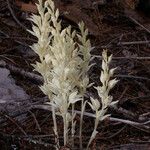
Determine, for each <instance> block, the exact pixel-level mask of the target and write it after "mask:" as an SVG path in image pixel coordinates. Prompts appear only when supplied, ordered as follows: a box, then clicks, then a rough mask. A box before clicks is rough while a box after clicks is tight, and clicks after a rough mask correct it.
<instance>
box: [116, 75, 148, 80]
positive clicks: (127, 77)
mask: <svg viewBox="0 0 150 150" xmlns="http://www.w3.org/2000/svg"><path fill="white" fill-rule="evenodd" d="M115 77H118V78H126V79H137V80H145V81H150V79H149V78H146V77H139V76H133V75H121V74H120V75H115Z"/></svg>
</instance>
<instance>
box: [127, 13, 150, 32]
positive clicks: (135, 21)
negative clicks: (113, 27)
mask: <svg viewBox="0 0 150 150" xmlns="http://www.w3.org/2000/svg"><path fill="white" fill-rule="evenodd" d="M129 18H130V19H131V20H132V21H133V22H134V23H136V24H137V25H139V26H140V27H142V28H143V29H144V30H145V31H147V32H148V33H150V30H149V29H147V28H145V27H144V26H143V25H142V24H140V23H139V22H138V21H137V20H135V19H134V18H133V17H131V16H130V17H129Z"/></svg>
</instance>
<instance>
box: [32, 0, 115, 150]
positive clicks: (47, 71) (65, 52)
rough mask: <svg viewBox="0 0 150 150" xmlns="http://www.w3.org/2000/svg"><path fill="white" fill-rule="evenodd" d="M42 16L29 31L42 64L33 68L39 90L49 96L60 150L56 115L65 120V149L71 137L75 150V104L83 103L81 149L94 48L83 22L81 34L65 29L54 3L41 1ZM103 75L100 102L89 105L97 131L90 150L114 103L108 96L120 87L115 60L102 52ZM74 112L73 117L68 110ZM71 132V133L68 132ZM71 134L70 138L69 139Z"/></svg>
mask: <svg viewBox="0 0 150 150" xmlns="http://www.w3.org/2000/svg"><path fill="white" fill-rule="evenodd" d="M36 5H37V9H38V12H39V14H38V15H32V17H31V18H30V19H29V20H31V21H32V22H33V25H32V31H29V32H30V33H31V34H33V35H34V36H35V37H37V39H38V41H37V43H34V44H33V45H32V46H31V48H32V49H33V50H34V51H35V52H36V53H37V55H38V56H39V61H38V62H36V64H34V65H33V66H34V68H35V70H36V71H37V72H39V73H40V74H41V75H42V77H43V79H44V83H43V85H42V86H40V89H41V90H42V91H43V93H44V94H45V95H47V96H48V98H49V102H47V104H49V105H51V107H52V118H53V123H54V128H53V129H54V134H55V143H56V147H57V149H59V148H60V143H59V133H58V128H57V115H59V116H61V117H62V120H63V125H64V129H63V136H64V146H65V145H67V144H68V143H69V142H70V141H69V137H70V136H71V139H72V147H74V136H75V132H76V128H75V127H76V121H75V116H76V113H75V104H76V102H78V101H80V102H81V116H80V129H79V137H80V149H83V148H82V124H83V113H84V110H85V107H86V104H87V101H84V94H85V92H86V89H87V88H88V87H90V86H91V85H92V84H89V77H88V71H89V69H90V67H91V66H92V65H93V64H91V65H89V64H90V61H91V60H92V59H93V58H92V57H91V54H90V51H91V44H90V40H88V38H87V36H88V30H87V29H85V25H84V23H83V22H81V23H79V29H80V34H78V33H76V31H75V30H72V28H71V26H68V27H66V28H64V29H62V26H61V21H60V19H59V10H58V9H55V6H54V2H53V1H52V0H47V1H45V2H43V1H42V0H39V3H38V4H36ZM102 56H103V62H102V72H101V76H100V81H101V83H102V86H99V87H96V89H97V91H98V95H99V97H100V99H101V105H100V101H99V100H97V99H93V98H90V99H91V102H88V103H89V105H90V106H91V108H92V109H93V111H95V127H94V131H93V133H92V136H91V138H90V141H89V143H88V146H87V149H88V148H89V145H90V144H91V142H92V140H93V139H94V138H95V136H96V133H97V126H98V123H99V121H101V120H103V119H104V118H106V117H108V115H106V112H107V108H108V106H109V105H112V104H114V102H112V96H109V91H110V89H112V88H113V86H114V85H115V84H116V83H117V80H116V79H113V80H111V79H110V78H111V77H112V76H113V73H114V70H115V69H109V64H110V62H111V59H112V56H109V57H108V56H107V52H106V51H104V52H103V55H102ZM70 108H71V113H70V112H69V109H70ZM70 125H71V127H70ZM70 128H71V131H70V130H69V129H70ZM70 133H71V135H69V134H70Z"/></svg>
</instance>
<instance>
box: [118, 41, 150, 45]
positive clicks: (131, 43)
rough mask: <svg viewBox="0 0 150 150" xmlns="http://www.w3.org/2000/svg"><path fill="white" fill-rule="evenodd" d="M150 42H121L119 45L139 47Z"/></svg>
mask: <svg viewBox="0 0 150 150" xmlns="http://www.w3.org/2000/svg"><path fill="white" fill-rule="evenodd" d="M149 43H150V41H133V42H119V43H118V44H117V45H137V44H149Z"/></svg>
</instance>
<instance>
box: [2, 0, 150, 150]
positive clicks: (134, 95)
mask: <svg viewBox="0 0 150 150" xmlns="http://www.w3.org/2000/svg"><path fill="white" fill-rule="evenodd" d="M35 2H37V1H36V0H1V4H0V67H1V70H0V80H1V81H0V84H1V85H0V144H1V147H0V150H31V149H32V150H48V149H49V150H52V149H54V148H53V147H54V134H53V122H52V118H51V112H50V111H49V109H48V108H47V107H45V105H43V104H44V102H46V101H47V100H48V99H47V97H45V95H43V94H42V92H41V91H40V89H39V85H41V83H42V78H41V77H40V76H39V75H38V74H36V73H35V72H33V67H32V66H31V64H34V63H35V61H36V60H38V57H37V55H36V54H35V53H34V52H33V51H32V50H31V48H30V47H29V46H31V45H32V44H33V43H34V42H36V41H37V39H36V38H34V37H33V36H32V35H30V33H28V32H27V29H31V22H30V21H29V20H27V18H28V17H29V16H30V15H31V13H37V10H36V7H35ZM147 2H148V1H147ZM55 4H56V7H58V8H59V10H60V12H61V13H60V14H61V16H60V19H62V24H63V26H64V27H65V26H68V25H72V26H73V28H74V29H76V30H77V31H78V26H77V24H78V22H80V21H84V22H85V25H86V26H87V28H88V29H89V38H90V40H91V43H92V46H93V47H94V49H93V50H92V52H91V54H92V55H93V56H95V59H94V60H93V62H94V63H95V64H96V65H95V66H93V67H92V68H91V70H90V71H89V75H90V81H91V82H94V83H95V86H97V85H99V84H100V81H99V76H100V72H101V53H102V51H103V49H108V52H109V53H110V54H113V56H114V57H113V62H112V67H118V69H117V72H116V75H115V76H116V77H117V78H118V79H119V80H120V81H119V83H118V84H117V86H116V87H115V88H114V89H113V90H112V92H111V94H112V95H113V97H114V100H119V104H118V106H117V107H112V108H109V112H110V113H111V114H112V116H111V118H110V119H106V120H104V121H103V122H101V123H100V125H99V127H98V131H99V133H98V134H97V136H96V139H95V140H94V141H93V143H92V145H91V150H150V136H149V135H150V111H149V110H150V67H149V66H150V18H149V17H150V12H149V10H150V4H146V5H145V4H142V3H140V4H139V3H136V2H135V1H134V2H133V1H132V0H125V1H124V2H119V1H117V0H110V1H109V0H108V1H105V0H55ZM145 6H149V9H147V8H145ZM10 74H11V76H10ZM6 78H7V79H6ZM8 78H9V79H8ZM12 78H13V79H12ZM10 80H13V81H12V82H11V81H10ZM14 80H15V81H14ZM4 85H5V86H4ZM23 90H24V92H23ZM12 93H13V94H12ZM20 93H21V94H20ZM18 94H19V96H18ZM12 95H13V96H12ZM87 95H89V96H91V95H92V96H94V97H96V96H97V94H96V91H95V90H93V89H88V91H87ZM79 108H80V105H79V106H77V108H76V109H77V110H78V109H79ZM86 111H88V108H87V109H86ZM57 119H58V121H59V124H58V127H59V134H60V135H61V136H60V141H61V142H63V137H62V131H63V123H62V120H61V118H59V117H58V118H57ZM115 119H118V120H116V121H115ZM119 119H120V120H119ZM76 121H77V125H78V124H79V116H78V115H77V117H76ZM93 123H94V120H93V118H89V117H88V116H85V117H84V123H83V126H84V131H83V145H84V146H86V144H87V141H88V139H89V137H90V135H91V132H92V129H93ZM78 128H79V127H78V126H77V130H78ZM78 143H79V140H78V137H76V139H75V147H76V148H74V149H77V150H78V149H79V147H78V145H79V144H78ZM69 147H70V145H69V144H68V148H69ZM62 149H64V150H65V149H67V148H66V147H62Z"/></svg>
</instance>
